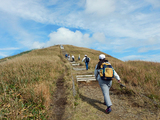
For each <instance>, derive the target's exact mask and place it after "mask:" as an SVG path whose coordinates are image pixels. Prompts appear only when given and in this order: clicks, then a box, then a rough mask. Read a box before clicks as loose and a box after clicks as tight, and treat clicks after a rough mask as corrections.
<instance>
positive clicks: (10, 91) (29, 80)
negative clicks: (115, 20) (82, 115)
mask: <svg viewBox="0 0 160 120" xmlns="http://www.w3.org/2000/svg"><path fill="white" fill-rule="evenodd" d="M64 48H65V50H66V51H67V52H68V53H69V54H70V55H74V56H75V60H76V61H77V62H79V63H81V65H84V63H82V62H81V60H82V59H83V57H84V55H85V54H87V55H88V57H90V58H91V61H90V63H89V72H92V73H93V72H94V69H95V66H96V64H97V63H98V56H99V54H102V53H103V52H100V51H96V50H93V49H88V48H82V47H76V46H71V45H64ZM79 54H80V56H81V60H80V61H78V56H79ZM103 54H105V53H103ZM105 55H106V59H108V60H109V62H110V63H111V64H112V66H113V67H114V69H115V70H116V71H117V73H118V74H119V75H120V77H121V79H122V82H123V83H125V84H126V86H127V89H126V90H125V91H124V90H123V89H122V92H126V93H127V94H131V95H132V93H133V97H134V95H135V94H136V95H139V94H143V95H145V96H147V97H149V98H150V99H153V100H156V101H160V97H159V93H160V79H159V78H160V74H159V70H160V63H153V62H144V61H128V62H123V61H121V60H118V59H116V58H114V57H112V56H110V55H108V54H105ZM0 67H1V69H0V98H1V99H0V119H47V116H48V115H49V114H48V113H50V112H48V110H49V106H50V104H51V100H52V99H51V97H52V96H53V94H54V91H55V89H56V81H57V79H58V77H59V76H61V75H62V74H63V75H64V80H65V85H64V86H65V87H66V88H67V89H66V92H68V96H67V103H68V104H67V105H68V106H69V107H66V111H65V114H66V115H68V112H67V111H69V112H70V111H72V110H71V108H72V107H75V101H76V100H75V99H74V97H73V95H72V80H71V75H70V72H69V71H70V70H71V69H70V66H69V63H68V62H67V61H66V59H64V55H62V53H61V50H60V48H59V46H53V47H49V48H45V49H37V50H33V51H31V52H29V53H26V54H22V55H21V56H16V57H11V59H8V60H6V61H3V62H0ZM112 87H113V88H114V89H116V90H118V91H121V90H120V88H119V86H118V84H116V83H115V81H114V83H113V86H112ZM76 105H77V104H76ZM145 105H146V104H145ZM71 113H72V112H71Z"/></svg>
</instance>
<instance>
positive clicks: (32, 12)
mask: <svg viewBox="0 0 160 120" xmlns="http://www.w3.org/2000/svg"><path fill="white" fill-rule="evenodd" d="M0 3H1V4H0V10H1V11H4V12H6V13H8V14H11V15H14V16H18V17H21V18H25V19H31V20H35V21H37V22H47V16H46V15H47V14H48V10H47V9H46V8H45V7H44V6H42V5H41V4H40V2H38V0H34V1H33V0H25V1H22V0H14V1H13V0H0Z"/></svg>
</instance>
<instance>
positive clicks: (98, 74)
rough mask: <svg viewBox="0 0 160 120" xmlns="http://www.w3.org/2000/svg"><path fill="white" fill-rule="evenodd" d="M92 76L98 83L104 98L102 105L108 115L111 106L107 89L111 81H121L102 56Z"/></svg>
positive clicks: (102, 55)
mask: <svg viewBox="0 0 160 120" xmlns="http://www.w3.org/2000/svg"><path fill="white" fill-rule="evenodd" d="M94 74H95V78H96V80H98V82H99V85H100V87H101V90H102V93H103V96H104V104H105V105H106V106H107V109H106V112H107V113H108V114H109V113H110V112H111V106H112V102H111V99H110V96H109V89H110V88H111V86H112V79H113V78H116V79H117V81H118V82H119V83H120V82H121V79H120V77H119V75H118V74H117V73H116V71H115V70H114V69H113V67H112V66H111V64H110V63H109V62H108V60H106V59H105V55H104V54H101V55H99V62H98V64H97V65H96V67H95V71H94Z"/></svg>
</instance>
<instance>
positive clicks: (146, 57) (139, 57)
mask: <svg viewBox="0 0 160 120" xmlns="http://www.w3.org/2000/svg"><path fill="white" fill-rule="evenodd" d="M119 59H120V60H123V61H128V60H143V61H152V62H160V55H159V54H155V55H129V56H126V57H122V58H119Z"/></svg>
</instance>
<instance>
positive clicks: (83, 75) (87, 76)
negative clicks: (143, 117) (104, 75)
mask: <svg viewBox="0 0 160 120" xmlns="http://www.w3.org/2000/svg"><path fill="white" fill-rule="evenodd" d="M76 77H94V75H77V76H76Z"/></svg>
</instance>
